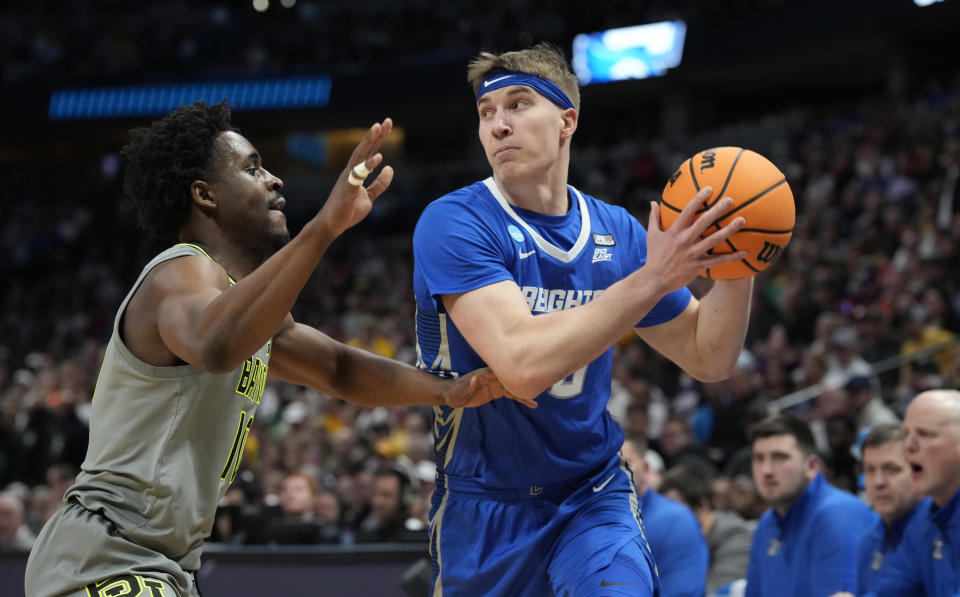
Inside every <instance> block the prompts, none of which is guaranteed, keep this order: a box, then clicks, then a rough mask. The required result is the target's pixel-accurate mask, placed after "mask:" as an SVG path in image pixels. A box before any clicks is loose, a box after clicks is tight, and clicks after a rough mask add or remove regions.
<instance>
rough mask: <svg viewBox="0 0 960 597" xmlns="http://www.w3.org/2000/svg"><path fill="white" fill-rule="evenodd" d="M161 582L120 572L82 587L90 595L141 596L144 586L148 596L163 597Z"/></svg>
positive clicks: (112, 596)
mask: <svg viewBox="0 0 960 597" xmlns="http://www.w3.org/2000/svg"><path fill="white" fill-rule="evenodd" d="M163 586H164V585H163V583H162V582H160V581H159V580H155V579H153V578H144V577H142V576H140V575H139V574H121V575H119V576H113V577H110V578H108V579H106V580H101V581H100V582H93V583H90V584H89V585H87V586H86V587H84V588H85V589H86V590H87V595H89V596H90V597H124V596H126V597H135V596H137V597H142V596H143V595H144V592H143V589H144V588H146V589H147V591H148V592H149V594H150V597H165V596H164V593H163Z"/></svg>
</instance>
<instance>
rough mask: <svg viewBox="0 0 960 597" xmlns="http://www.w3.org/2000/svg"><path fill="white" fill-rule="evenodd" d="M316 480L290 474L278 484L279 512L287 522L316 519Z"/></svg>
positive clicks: (307, 476)
mask: <svg viewBox="0 0 960 597" xmlns="http://www.w3.org/2000/svg"><path fill="white" fill-rule="evenodd" d="M317 490H318V487H317V480H316V479H314V478H313V477H311V476H310V475H307V474H305V473H290V474H288V475H287V476H286V477H284V478H283V482H282V483H281V484H280V495H279V499H280V510H281V512H282V513H283V517H284V518H286V519H287V520H291V521H293V520H298V521H301V522H309V521H311V520H313V519H314V518H315V517H316V507H315V500H316V496H317Z"/></svg>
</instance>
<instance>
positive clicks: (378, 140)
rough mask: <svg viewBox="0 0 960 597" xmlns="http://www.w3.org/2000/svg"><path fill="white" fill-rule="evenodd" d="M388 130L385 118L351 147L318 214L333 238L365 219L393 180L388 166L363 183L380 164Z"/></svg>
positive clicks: (389, 124)
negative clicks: (344, 166)
mask: <svg viewBox="0 0 960 597" xmlns="http://www.w3.org/2000/svg"><path fill="white" fill-rule="evenodd" d="M392 130H393V121H392V120H390V119H389V118H386V119H384V121H383V122H382V123H381V122H377V123H374V124H373V126H371V127H370V129H369V130H367V132H366V134H365V135H364V136H363V139H361V140H360V143H359V144H358V145H357V146H356V148H354V150H353V153H352V154H351V155H350V160H349V161H348V162H347V167H346V168H344V170H343V172H341V173H340V176H339V177H338V178H337V183H336V184H335V185H334V187H333V190H332V191H331V192H330V196H329V197H328V198H327V202H326V203H324V204H323V208H322V209H321V210H320V213H319V214H318V217H319V218H320V219H321V220H323V221H324V223H325V224H326V227H327V228H328V229H329V230H330V232H331V233H332V234H333V236H334V237H337V236H340V235H341V234H342V233H343V232H344V231H345V230H346V229H348V228H350V227H351V226H354V225H356V224H357V223H358V222H359V221H360V220H362V219H363V218H365V217H366V216H367V214H368V213H370V210H371V209H372V208H373V202H374V201H375V200H376V199H377V197H379V196H380V195H381V194H383V192H384V191H385V190H387V187H389V186H390V182H391V181H392V180H393V168H392V167H390V166H384V168H383V170H381V171H380V174H379V176H377V178H376V179H374V181H373V182H372V183H370V184H369V185H365V182H366V178H367V175H368V174H369V173H370V172H371V171H372V170H374V169H376V168H377V166H379V165H380V164H381V162H383V155H382V154H380V153H379V150H380V147H381V146H382V145H383V142H384V141H385V140H386V139H387V137H389V136H390V131H392Z"/></svg>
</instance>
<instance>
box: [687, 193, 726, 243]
mask: <svg viewBox="0 0 960 597" xmlns="http://www.w3.org/2000/svg"><path fill="white" fill-rule="evenodd" d="M731 207H733V199H731V198H730V197H724V198H723V199H721V200H719V201H717V202H716V203H714V204H713V207H711V208H710V209H708V210H707V211H706V212H705V213H703V214H701V215H700V217H699V218H697V220H696V221H695V222H694V223H693V224H691V225H690V233H691V234H695V235H696V236H702V235H703V234H704V233H705V232H706V231H707V229H708V228H710V227H711V226H713V225H715V223H716V222H717V220H719V219H720V218H721V217H723V214H724V213H726V212H728V211H730V208H731Z"/></svg>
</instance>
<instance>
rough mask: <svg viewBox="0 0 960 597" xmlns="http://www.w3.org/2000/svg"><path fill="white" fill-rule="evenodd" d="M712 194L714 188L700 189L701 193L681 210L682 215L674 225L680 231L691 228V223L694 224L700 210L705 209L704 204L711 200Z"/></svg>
mask: <svg viewBox="0 0 960 597" xmlns="http://www.w3.org/2000/svg"><path fill="white" fill-rule="evenodd" d="M712 194H713V187H703V188H702V189H700V192H699V193H697V194H696V195H694V196H693V199H691V200H690V202H689V203H687V204H686V205H684V206H683V209H682V210H680V215H679V216H677V219H676V221H675V222H674V223H673V225H674V226H678V227H679V229H680V230H683V229H684V228H687V227H689V226H690V223H691V222H693V219H694V218H695V217H696V216H697V213H698V212H699V211H700V208H701V207H703V204H704V203H705V202H706V201H707V199H709V198H710V195H712Z"/></svg>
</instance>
